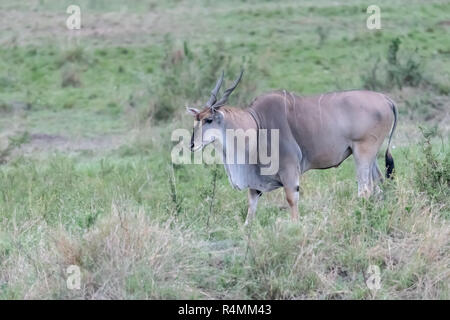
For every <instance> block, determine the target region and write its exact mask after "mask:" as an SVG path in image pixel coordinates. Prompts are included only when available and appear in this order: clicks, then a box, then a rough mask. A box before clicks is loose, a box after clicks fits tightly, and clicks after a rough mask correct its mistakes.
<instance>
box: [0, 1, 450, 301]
mask: <svg viewBox="0 0 450 320" xmlns="http://www.w3.org/2000/svg"><path fill="white" fill-rule="evenodd" d="M80 5H81V7H82V14H83V17H84V18H83V19H86V21H87V24H86V28H87V29H88V30H91V29H90V28H91V27H92V25H95V23H98V24H97V25H96V26H97V28H98V29H99V30H100V29H101V30H105V34H104V35H103V36H102V35H96V34H95V33H90V35H87V36H81V37H80V38H79V39H78V40H74V39H72V40H68V39H67V34H66V33H65V31H64V30H63V31H61V30H59V29H55V30H59V31H55V33H54V34H52V33H50V32H48V31H45V30H47V29H45V28H40V29H39V28H37V29H34V28H33V27H31V29H30V28H27V27H26V26H17V25H15V24H13V22H14V21H12V20H8V21H7V23H11V24H12V25H13V27H12V28H11V30H9V32H8V33H5V34H7V35H8V36H5V37H3V36H2V37H0V42H1V43H2V44H3V45H2V46H1V48H0V149H1V150H4V147H5V145H6V144H7V141H8V137H14V136H15V135H17V134H19V133H22V132H28V133H30V139H31V141H30V142H29V143H27V144H25V145H23V146H22V148H21V149H16V150H14V151H13V152H10V153H9V152H8V154H7V155H6V157H5V159H6V163H4V164H2V165H0V298H2V299H24V298H25V299H29V298H38V299H75V298H82V299H101V298H106V299H110V298H118V299H135V298H144V299H147V298H149V299H155V298H162V299H168V298H176V299H178V298H188V299H191V298H192V299H198V298H206V299H211V298H216V299H233V298H240V299H251V298H260V299H268V298H274V299H448V298H449V288H448V277H449V271H448V265H449V255H448V239H449V230H450V228H449V221H448V219H449V217H450V209H449V202H448V178H447V177H448V154H449V144H448V141H449V140H448V129H449V127H448V121H447V122H446V120H445V119H448V105H449V104H448V103H449V100H448V87H449V79H448V74H449V73H450V69H449V68H450V63H449V62H450V61H449V58H450V57H449V54H448V53H449V50H450V48H449V43H450V42H449V41H448V25H445V24H442V23H441V22H443V21H448V17H447V16H446V12H448V11H449V10H450V7H449V4H448V2H446V1H429V2H427V3H426V4H424V3H423V2H421V1H408V2H406V1H400V0H395V1H389V2H382V3H380V7H381V10H382V26H383V29H382V30H380V31H376V32H375V31H369V30H367V29H366V28H365V19H366V18H367V14H366V13H365V9H366V7H365V6H366V4H365V3H364V2H362V1H356V0H355V1H349V2H348V3H347V4H346V5H343V6H338V5H336V4H334V3H332V2H330V1H329V0H324V1H304V2H298V1H277V2H276V3H275V2H269V1H245V2H241V1H235V0H230V1H222V2H220V3H219V2H215V1H214V2H213V1H206V0H198V1H189V2H187V1H169V2H158V1H131V2H127V4H126V5H124V4H123V2H120V1H87V0H86V1H81V2H80ZM406 7H408V9H405V8H406ZM0 8H1V9H2V10H5V11H6V12H7V13H10V14H11V15H14V14H17V13H19V14H22V15H23V17H25V18H26V17H29V18H30V19H31V20H33V19H34V21H32V22H35V23H36V24H37V25H39V24H45V23H47V22H48V21H53V20H52V19H53V18H48V17H45V16H41V14H48V15H50V17H51V16H52V15H55V14H61V12H64V11H65V4H64V3H61V2H56V1H45V0H42V1H34V2H33V4H32V5H31V7H30V6H29V3H28V2H26V1H16V2H14V3H11V4H6V3H2V4H0ZM140 15H142V17H144V18H145V19H143V20H142V21H141V23H143V24H145V23H148V24H147V25H145V27H146V28H147V29H144V30H142V29H139V28H138V27H136V21H138V20H136V19H138V17H139V16H140ZM146 15H148V16H146ZM153 15H157V16H158V17H159V18H158V19H159V20H158V21H159V22H155V23H154V24H152V23H153V22H151V21H153V20H152V19H153ZM108 17H109V18H108ZM181 17H182V18H183V19H181ZM44 18H45V19H44ZM178 18H180V19H178ZM6 19H8V18H6ZM108 19H111V20H109V21H110V23H109V24H107V28H105V26H104V25H102V23H104V21H108ZM173 19H175V20H176V19H178V21H182V22H179V24H180V25H175V24H172V23H171V22H172V21H173ZM25 20H26V19H25ZM27 21H28V20H27ZM55 21H56V20H55ZM111 21H112V22H111ZM139 21H140V20H139ZM55 23H56V22H55ZM31 25H32V24H31ZM319 27H321V28H322V29H321V30H319V29H318V28H319ZM102 28H105V29H102ZM123 28H126V29H125V30H127V33H126V35H127V36H126V37H125V36H123V35H121V34H120V32H119V31H120V30H123ZM43 30H44V31H43ZM91 31H92V30H91ZM113 31H114V32H118V35H117V34H115V33H114V32H113ZM321 34H322V35H321ZM324 34H325V35H326V36H324ZM15 36H16V37H17V39H16V40H13V38H14V37H15ZM19 36H20V37H19ZM397 37H399V38H400V39H401V46H400V49H399V52H398V57H399V59H400V60H401V61H402V62H403V61H406V60H407V59H408V58H409V57H410V56H412V55H414V57H415V59H418V60H419V61H420V62H421V67H422V68H423V74H422V76H423V80H424V81H423V82H422V83H421V84H420V85H419V86H417V87H415V88H409V87H405V88H402V89H398V88H393V87H387V88H386V89H385V90H386V91H388V94H389V95H390V96H392V97H393V98H394V99H395V100H396V101H397V102H398V106H399V109H400V110H399V111H400V119H399V127H398V132H397V133H396V135H395V137H394V144H395V145H396V148H395V149H393V150H392V153H393V156H394V159H395V163H396V179H395V180H393V181H389V182H386V183H385V184H384V185H383V186H382V189H383V194H382V195H381V196H378V197H373V198H371V199H369V200H362V199H359V198H357V196H356V194H357V185H356V178H355V172H354V171H355V170H354V164H353V159H352V158H350V159H349V160H347V161H345V162H344V163H343V164H342V165H341V166H340V167H339V168H337V169H329V170H323V171H311V172H307V173H306V174H305V175H304V176H303V177H302V178H301V183H300V185H301V200H300V203H299V211H300V221H299V222H298V223H292V222H291V221H290V219H289V213H288V210H286V203H285V200H284V195H283V193H282V191H281V190H277V191H274V192H272V193H269V194H264V195H263V197H262V199H261V201H260V203H259V205H258V210H257V214H256V219H255V221H254V223H253V224H252V225H251V226H250V227H249V228H244V226H243V222H244V220H245V215H246V211H247V197H246V194H245V192H238V191H235V190H232V188H231V186H230V184H229V182H228V178H227V176H226V174H225V172H224V170H223V168H222V167H219V170H217V171H215V168H214V167H213V166H206V165H174V166H173V167H172V165H171V162H170V151H171V147H172V146H173V143H172V142H171V141H170V135H171V132H172V131H173V130H174V129H176V128H180V127H182V128H189V129H190V128H191V125H192V123H191V119H190V118H188V117H186V116H185V114H184V106H185V105H190V106H197V107H198V106H201V105H202V104H203V103H204V102H205V100H206V98H207V97H208V94H209V92H210V90H211V87H212V86H213V85H214V81H215V79H216V77H217V76H218V74H219V72H220V70H221V69H225V72H226V82H227V83H226V84H228V83H229V82H230V81H231V79H232V78H234V77H235V75H236V74H237V73H238V70H239V68H240V66H241V65H242V66H244V67H245V69H246V71H245V75H244V79H243V82H242V83H241V84H240V86H239V88H238V89H237V90H236V93H235V94H234V96H232V97H231V99H230V100H231V102H232V103H234V104H237V105H240V106H244V105H246V104H248V103H249V102H250V101H252V99H253V98H254V97H255V96H256V95H258V94H260V93H262V92H264V91H267V90H271V89H276V88H285V89H288V90H292V91H295V92H298V93H300V94H302V95H307V94H313V93H317V92H327V91H333V90H338V89H351V88H361V87H362V86H363V85H364V81H363V79H364V77H363V76H364V75H366V74H367V73H370V70H371V68H372V67H373V65H374V63H375V61H376V59H377V58H378V57H379V58H380V59H381V64H380V67H379V70H378V71H380V72H381V73H382V72H383V71H384V69H383V68H384V67H385V66H386V55H387V52H388V48H389V45H390V43H391V41H392V40H393V39H395V38H397ZM321 38H322V40H321ZM127 41H128V42H127ZM416 48H417V51H415V50H416ZM436 70H439V72H436ZM446 117H447V118H446ZM419 124H420V125H422V126H427V127H432V126H436V128H437V132H435V133H434V135H432V136H431V138H430V139H431V140H430V143H431V144H430V146H431V147H432V149H431V151H430V149H427V148H425V147H426V146H427V145H428V144H427V143H426V142H425V141H426V140H424V139H422V138H420V133H419V130H418V129H417V126H418V125H419ZM436 133H440V134H441V136H442V139H441V138H440V137H438V136H436ZM39 134H41V135H42V134H43V135H45V136H46V137H48V138H47V140H46V139H43V140H42V139H41V140H39V139H36V135H39ZM52 139H60V140H62V141H64V145H63V146H61V145H59V144H58V143H55V142H52V141H53V140H52ZM108 139H109V140H108ZM60 140H58V141H60ZM86 145H88V147H86ZM424 146H425V147H424ZM382 151H383V152H384V148H383V149H382ZM430 159H432V161H434V162H433V163H434V165H433V166H427V165H428V164H429V163H430ZM383 162H384V160H383V159H382V157H381V156H380V159H379V164H380V167H384V165H382V164H383ZM215 174H216V186H215V189H214V190H215V191H214V192H213V191H212V190H213V184H214V177H215V176H214V175H215ZM446 179H447V180H446ZM71 264H76V265H78V266H80V268H81V271H82V281H81V285H82V287H81V289H80V290H75V291H73V290H68V289H67V287H66V278H67V274H66V268H67V266H69V265H71ZM370 265H377V266H379V267H380V269H381V288H380V289H379V290H377V291H371V290H369V289H368V287H367V285H366V282H365V280H366V278H367V269H368V267H369V266H370Z"/></svg>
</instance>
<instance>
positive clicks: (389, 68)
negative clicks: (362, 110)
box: [361, 38, 424, 90]
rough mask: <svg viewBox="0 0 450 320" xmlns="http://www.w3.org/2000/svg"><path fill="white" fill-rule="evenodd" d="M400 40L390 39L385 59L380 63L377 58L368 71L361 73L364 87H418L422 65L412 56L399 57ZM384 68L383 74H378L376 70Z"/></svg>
mask: <svg viewBox="0 0 450 320" xmlns="http://www.w3.org/2000/svg"><path fill="white" fill-rule="evenodd" d="M400 44H401V41H400V39H399V38H395V39H393V40H392V41H391V43H390V45H389V48H388V50H387V53H386V61H383V62H382V63H381V68H378V67H379V65H380V58H378V59H377V60H376V61H375V63H374V65H373V66H372V68H371V69H370V70H371V72H370V73H368V74H367V73H364V74H362V75H361V80H362V82H363V86H364V88H366V89H370V90H376V89H381V90H382V89H386V88H392V87H393V86H396V87H398V88H400V89H401V88H402V87H403V86H410V87H418V86H419V85H420V84H421V83H422V82H423V81H424V79H423V76H422V74H423V66H422V64H421V63H420V62H419V61H418V60H417V59H416V58H415V57H413V56H409V57H408V58H406V60H405V59H404V58H400V57H399V54H398V53H399V50H400ZM379 69H385V70H386V72H385V74H383V73H381V75H379V73H378V70H379Z"/></svg>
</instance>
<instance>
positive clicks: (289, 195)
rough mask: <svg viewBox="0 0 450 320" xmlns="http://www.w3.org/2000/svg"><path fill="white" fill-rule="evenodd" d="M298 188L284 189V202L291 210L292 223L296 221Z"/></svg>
mask: <svg viewBox="0 0 450 320" xmlns="http://www.w3.org/2000/svg"><path fill="white" fill-rule="evenodd" d="M299 191H300V188H299V186H296V187H294V188H292V187H285V188H284V192H285V193H286V200H287V202H288V204H289V207H290V209H291V219H292V221H298V198H299Z"/></svg>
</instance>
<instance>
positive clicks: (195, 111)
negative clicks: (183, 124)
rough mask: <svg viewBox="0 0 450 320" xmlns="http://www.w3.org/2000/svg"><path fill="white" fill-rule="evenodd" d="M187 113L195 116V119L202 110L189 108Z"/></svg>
mask: <svg viewBox="0 0 450 320" xmlns="http://www.w3.org/2000/svg"><path fill="white" fill-rule="evenodd" d="M186 112H187V113H189V114H190V115H193V116H194V117H195V116H196V115H197V114H199V113H200V110H198V109H195V108H188V107H186Z"/></svg>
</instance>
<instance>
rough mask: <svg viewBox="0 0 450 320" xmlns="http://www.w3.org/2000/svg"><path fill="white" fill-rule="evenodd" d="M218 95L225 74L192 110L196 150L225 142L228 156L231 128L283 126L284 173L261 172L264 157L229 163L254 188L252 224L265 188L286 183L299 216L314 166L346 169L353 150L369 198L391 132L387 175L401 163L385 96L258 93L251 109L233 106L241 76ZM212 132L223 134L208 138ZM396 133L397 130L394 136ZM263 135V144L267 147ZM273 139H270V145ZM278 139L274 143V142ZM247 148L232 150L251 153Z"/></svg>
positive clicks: (234, 177) (393, 112)
mask: <svg viewBox="0 0 450 320" xmlns="http://www.w3.org/2000/svg"><path fill="white" fill-rule="evenodd" d="M242 74H243V71H241V74H240V75H239V77H238V78H237V80H235V82H234V83H233V85H232V86H231V87H230V88H229V89H227V90H226V91H225V92H224V94H223V96H222V97H221V98H220V99H218V97H217V96H218V93H219V90H220V87H221V85H222V82H223V77H224V74H223V72H222V75H221V77H220V78H219V79H218V81H217V83H216V85H215V87H214V89H213V90H212V92H211V96H210V98H209V100H208V102H207V103H206V105H205V106H204V108H203V109H202V110H198V109H195V108H187V109H188V112H189V113H190V114H192V115H193V116H194V118H195V120H196V124H195V126H194V129H193V133H192V138H191V146H190V148H191V151H196V150H201V149H203V148H204V147H205V146H206V145H208V144H209V143H211V142H213V141H216V140H217V141H220V143H221V144H222V150H223V157H224V158H225V156H226V154H227V153H228V152H230V150H227V147H226V145H227V144H226V143H225V141H224V132H225V130H229V129H244V130H250V129H251V130H258V131H259V130H261V129H266V130H273V129H275V130H278V137H279V141H277V142H278V146H277V147H278V150H276V149H275V148H274V146H273V142H271V143H269V145H268V148H269V149H270V148H272V150H271V152H276V151H278V156H279V164H278V165H279V167H278V171H277V172H275V173H273V174H270V175H262V174H261V173H260V171H259V170H258V169H260V168H261V167H263V165H262V164H261V163H260V161H259V158H258V161H257V162H256V163H253V164H252V163H244V164H230V163H227V162H226V161H224V165H225V169H226V172H227V175H228V178H229V180H230V182H231V184H232V185H233V187H235V188H237V189H239V190H242V189H246V188H248V189H249V190H248V213H247V219H246V222H245V223H246V224H248V222H249V221H250V220H251V219H252V218H253V216H254V215H255V211H256V205H257V202H258V198H259V197H260V196H261V195H262V193H263V192H269V191H272V190H274V189H277V188H280V187H283V188H284V191H285V194H286V200H287V202H288V204H289V207H290V212H291V217H292V219H293V220H297V219H298V206H297V205H298V199H299V178H300V175H301V174H303V173H304V172H306V171H308V170H311V169H328V168H332V167H337V166H339V165H340V164H341V163H342V162H343V161H344V160H345V159H346V158H348V157H349V156H350V155H351V154H353V157H354V159H355V164H356V171H357V181H358V196H362V197H369V196H370V195H371V194H372V192H373V189H374V186H375V184H376V183H377V182H380V181H381V180H382V179H383V175H382V174H381V172H380V169H379V167H378V165H377V161H376V156H377V153H378V151H379V149H380V147H381V145H382V143H383V141H384V140H385V138H386V136H388V134H389V140H388V144H387V149H386V153H385V162H386V177H387V178H389V177H391V175H392V173H393V169H394V160H393V158H392V156H391V153H390V151H389V147H390V143H391V139H392V135H393V133H394V131H395V128H396V125H397V108H396V106H395V104H394V102H393V101H392V100H391V99H390V98H388V97H387V96H385V95H384V94H381V93H378V92H373V91H366V90H351V91H341V92H332V93H325V94H320V95H315V96H309V97H302V96H300V95H296V94H294V93H291V92H288V91H286V90H278V91H272V92H269V93H266V94H263V95H260V96H258V97H257V98H256V99H254V100H253V102H252V103H251V105H250V106H249V107H248V108H246V109H241V108H235V107H231V106H228V105H227V100H228V97H229V96H230V94H231V93H232V92H233V90H234V89H235V88H236V86H237V85H238V83H239V81H240V80H241V78H242ZM210 129H215V130H213V131H214V132H216V134H213V135H209V136H206V132H208V130H210ZM389 131H390V133H389ZM261 142H262V141H261V140H260V138H258V140H257V145H258V147H260V145H261ZM266 144H267V143H266ZM271 144H272V145H271ZM248 150H249V149H248V148H247V149H240V150H233V151H237V152H248Z"/></svg>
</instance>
